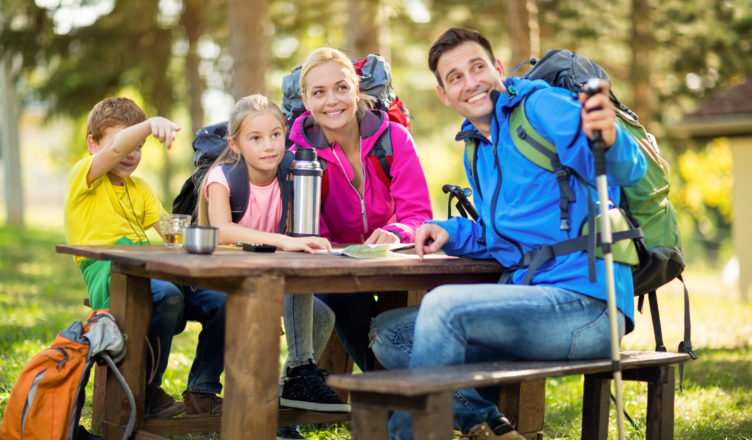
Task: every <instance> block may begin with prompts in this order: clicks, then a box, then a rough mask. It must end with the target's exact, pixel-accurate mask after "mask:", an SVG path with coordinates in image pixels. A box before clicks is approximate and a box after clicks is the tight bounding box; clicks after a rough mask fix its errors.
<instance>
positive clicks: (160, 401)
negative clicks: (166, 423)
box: [144, 387, 185, 418]
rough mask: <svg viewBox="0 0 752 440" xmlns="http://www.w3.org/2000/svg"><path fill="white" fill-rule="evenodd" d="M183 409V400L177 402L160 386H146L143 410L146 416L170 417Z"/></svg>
mask: <svg viewBox="0 0 752 440" xmlns="http://www.w3.org/2000/svg"><path fill="white" fill-rule="evenodd" d="M183 411H185V405H184V404H183V402H178V401H176V400H175V399H173V398H172V396H170V395H169V394H167V393H165V392H164V390H163V389H162V388H149V387H147V388H146V407H145V408H144V412H145V413H146V417H147V418H151V417H160V418H171V417H175V416H176V415H178V414H180V413H182V412H183Z"/></svg>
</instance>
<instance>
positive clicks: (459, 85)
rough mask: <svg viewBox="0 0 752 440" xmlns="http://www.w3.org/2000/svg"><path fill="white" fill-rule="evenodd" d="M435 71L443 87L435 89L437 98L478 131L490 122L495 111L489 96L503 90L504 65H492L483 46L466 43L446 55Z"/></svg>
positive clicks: (497, 62) (440, 59) (445, 53)
mask: <svg viewBox="0 0 752 440" xmlns="http://www.w3.org/2000/svg"><path fill="white" fill-rule="evenodd" d="M436 70H437V73H438V75H439V77H440V78H441V82H442V84H443V85H438V86H436V94H437V95H438V96H439V99H441V100H442V102H444V104H446V105H447V106H449V107H452V108H453V109H454V110H455V111H457V113H459V114H460V115H462V116H464V117H466V118H467V119H469V120H470V122H472V123H473V124H474V125H476V127H478V125H477V123H478V122H480V121H485V120H487V119H490V116H491V113H492V112H493V108H494V104H493V101H492V100H491V96H490V92H491V91H492V90H498V91H503V90H504V85H503V81H504V68H503V67H502V65H501V62H499V61H498V60H496V61H495V62H492V61H491V58H490V57H489V55H488V53H487V52H486V51H485V50H484V49H483V47H482V46H481V45H480V44H478V43H475V42H472V41H466V42H464V43H462V44H460V45H459V46H457V47H455V48H452V49H450V50H448V51H446V52H444V54H442V55H441V57H440V58H439V62H438V64H437V66H436ZM478 128H480V127H478Z"/></svg>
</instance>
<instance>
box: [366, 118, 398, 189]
mask: <svg viewBox="0 0 752 440" xmlns="http://www.w3.org/2000/svg"><path fill="white" fill-rule="evenodd" d="M368 156H369V157H370V158H372V159H371V160H372V161H374V162H375V163H374V165H378V166H376V167H374V168H375V169H376V174H378V176H379V180H381V181H382V182H384V185H386V186H387V188H388V187H389V186H390V185H391V184H392V174H391V169H392V160H393V158H394V147H393V146H392V131H391V129H390V128H389V125H388V124H387V126H386V130H384V132H383V133H381V135H380V136H379V138H378V139H377V140H376V143H375V144H374V145H373V148H371V151H369V152H368Z"/></svg>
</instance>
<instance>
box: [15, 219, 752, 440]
mask: <svg viewBox="0 0 752 440" xmlns="http://www.w3.org/2000/svg"><path fill="white" fill-rule="evenodd" d="M61 242H63V237H62V234H61V232H59V231H57V230H50V229H42V228H33V229H12V228H6V227H0V316H1V317H2V320H0V414H2V412H3V411H4V409H5V404H6V402H7V399H8V395H9V394H10V390H11V388H12V387H13V384H14V382H15V380H16V378H17V377H18V375H19V373H20V372H21V369H22V368H23V366H24V365H25V364H26V362H27V361H28V360H29V359H30V358H31V357H32V356H33V355H34V354H36V353H38V352H39V351H41V350H43V349H44V348H46V347H47V346H49V344H50V343H51V342H52V340H53V339H54V337H55V334H56V333H57V332H58V331H60V330H61V329H63V328H66V327H68V326H69V325H70V324H71V322H73V321H78V320H83V319H85V318H86V317H87V316H88V314H89V309H88V308H87V307H85V306H83V304H82V300H83V298H84V297H85V296H86V292H85V287H84V284H83V281H82V280H81V275H80V274H79V271H78V269H77V268H76V266H75V265H74V263H73V259H72V257H70V256H68V255H58V254H56V253H55V244H58V243H61ZM686 279H687V282H688V286H689V289H690V294H691V299H692V312H693V313H692V324H693V328H692V330H693V332H692V337H693V338H692V340H693V343H694V347H695V351H696V352H697V354H699V355H700V359H699V360H697V361H694V362H691V363H689V364H687V367H686V368H685V374H684V382H683V384H684V391H682V392H678V390H677V394H676V402H675V438H677V439H682V440H721V439H723V440H726V439H728V440H742V439H745V440H752V411H750V410H749V408H752V321H751V320H750V319H749V317H750V316H752V304H749V303H746V304H744V303H741V302H740V301H739V300H738V293H736V292H735V289H731V288H728V287H724V286H721V285H720V282H719V276H718V274H717V273H716V272H714V271H712V270H708V269H703V268H701V267H693V268H691V269H690V270H688V271H687V273H686ZM682 299H683V298H682V290H681V285H679V284H676V283H673V284H671V285H669V286H668V287H666V288H664V289H663V290H662V291H661V293H660V294H659V303H660V307H661V317H662V321H663V331H664V339H665V341H666V345H667V346H668V347H669V348H670V349H672V350H673V349H675V347H676V345H677V344H678V342H679V340H681V338H682V332H683V327H682V319H683V303H682ZM197 335H198V326H197V325H189V327H188V328H187V329H186V331H185V332H183V333H182V334H181V335H179V336H177V337H176V339H175V343H174V346H173V351H172V355H171V356H170V367H169V368H168V371H167V373H166V375H165V378H164V386H165V388H166V390H167V391H168V392H169V393H170V394H172V395H174V396H179V394H180V393H181V392H182V391H183V389H184V387H185V380H186V378H187V376H188V370H189V368H190V363H191V359H192V356H193V352H194V350H195V344H196V338H197ZM623 347H624V348H626V349H651V348H652V347H653V335H652V327H651V324H650V318H649V312H648V311H647V306H646V315H639V314H638V316H637V330H636V331H635V332H633V333H632V334H630V335H627V337H626V338H625V339H624V341H623ZM285 353H286V348H285V347H284V344H283V345H282V356H284V355H285ZM581 394H582V378H581V377H568V378H560V379H552V380H549V381H548V382H547V385H546V423H545V426H544V434H545V438H547V439H579V438H580V421H581V405H582V397H581ZM88 395H89V396H91V384H90V385H89V393H88ZM624 397H625V399H624V400H625V407H626V409H627V411H628V412H629V414H630V415H631V416H632V418H634V419H635V421H636V422H637V423H638V428H635V427H633V426H631V425H630V424H629V423H628V422H627V434H628V435H627V438H630V439H638V438H644V418H645V409H646V386H645V385H644V384H636V383H630V382H625V387H624ZM90 417H91V414H90V410H89V409H88V408H87V409H86V410H85V412H84V416H83V421H84V425H86V426H88V424H89V423H90ZM610 420H611V424H610V436H611V437H612V438H615V436H616V426H615V420H616V418H615V416H614V414H613V411H612V416H611V419H610ZM303 432H304V434H305V435H306V436H307V437H308V438H309V439H317V440H325V439H326V440H340V439H349V438H350V435H349V432H348V430H347V425H344V426H343V425H335V426H329V427H325V428H321V427H316V426H304V427H303ZM173 438H175V439H205V438H219V436H218V435H217V434H214V435H190V436H176V437H173Z"/></svg>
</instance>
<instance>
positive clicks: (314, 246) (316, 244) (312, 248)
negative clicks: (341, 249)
mask: <svg viewBox="0 0 752 440" xmlns="http://www.w3.org/2000/svg"><path fill="white" fill-rule="evenodd" d="M280 245H281V246H280V247H281V248H282V250H283V251H288V252H296V251H303V252H307V253H309V254H312V253H314V252H316V251H317V250H323V251H331V250H332V244H331V243H329V240H327V239H326V238H323V237H287V236H285V237H284V239H282V241H281V242H280Z"/></svg>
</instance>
